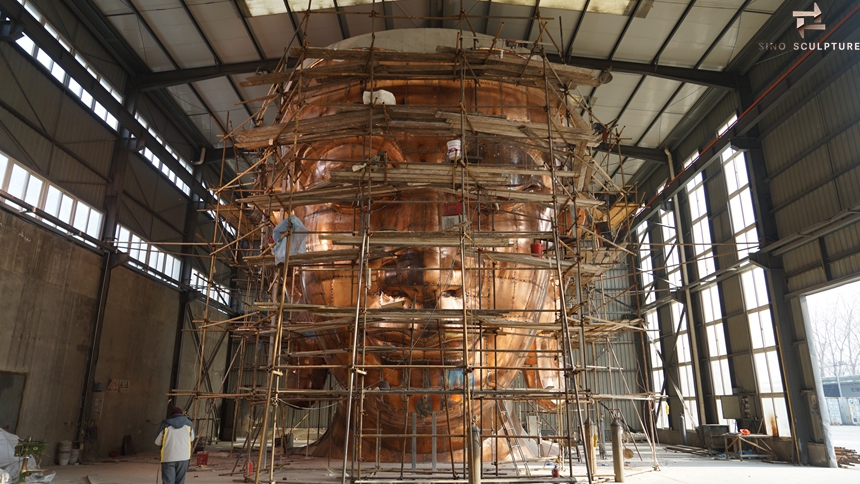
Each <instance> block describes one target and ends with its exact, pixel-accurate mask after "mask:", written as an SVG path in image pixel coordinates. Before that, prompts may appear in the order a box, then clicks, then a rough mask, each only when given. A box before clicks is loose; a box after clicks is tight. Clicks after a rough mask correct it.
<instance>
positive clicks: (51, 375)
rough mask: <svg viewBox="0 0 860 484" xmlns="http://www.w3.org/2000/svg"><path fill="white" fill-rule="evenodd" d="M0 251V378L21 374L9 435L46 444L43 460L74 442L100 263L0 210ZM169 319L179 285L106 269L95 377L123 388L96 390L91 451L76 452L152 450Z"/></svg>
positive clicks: (167, 357) (165, 385) (167, 369)
mask: <svg viewBox="0 0 860 484" xmlns="http://www.w3.org/2000/svg"><path fill="white" fill-rule="evenodd" d="M0 247H2V250H0V372H13V373H22V374H25V375H26V383H25V387H24V391H23V396H22V400H21V410H20V413H19V418H18V425H17V429H15V433H16V434H17V435H19V436H20V437H21V438H27V437H32V438H33V439H34V440H45V441H47V442H49V446H48V452H47V455H46V457H45V461H49V460H50V461H52V460H53V458H54V453H55V452H56V444H57V442H59V441H61V440H73V441H74V440H76V437H77V436H76V435H75V431H76V428H77V420H78V417H79V412H80V406H81V395H82V392H83V389H84V385H85V381H84V380H85V373H86V365H87V357H88V355H89V352H90V349H91V338H92V331H93V326H94V323H95V319H96V312H97V310H98V291H99V280H100V277H101V273H102V264H103V260H104V258H103V256H102V255H101V254H100V253H99V252H97V251H95V250H93V249H88V248H85V247H82V246H81V245H79V244H76V243H73V242H71V241H69V240H66V239H65V238H63V237H60V236H58V235H56V234H54V233H52V232H50V231H49V230H47V229H46V228H43V227H41V226H39V225H38V222H32V223H31V222H29V221H27V220H25V219H24V218H23V217H20V216H18V215H15V214H13V213H11V212H9V211H6V210H2V209H0ZM178 314H179V292H178V289H175V288H173V287H171V286H168V285H166V284H164V283H161V282H158V281H156V280H153V279H151V278H149V277H147V276H144V275H142V274H140V273H138V272H136V271H134V270H132V269H129V268H127V267H124V266H119V267H116V268H114V269H113V270H112V273H111V283H110V289H109V292H108V302H107V306H106V310H105V318H104V323H103V326H102V328H103V329H102V337H101V344H100V347H99V358H98V360H97V365H96V368H95V381H96V383H98V384H103V385H105V386H106V385H108V383H109V382H110V380H112V379H116V380H126V381H128V382H129V385H128V392H107V393H104V394H102V396H103V397H104V399H103V401H104V403H103V407H102V412H101V417H100V418H98V419H96V420H94V421H93V422H92V423H93V425H94V426H95V427H97V428H98V439H97V442H96V443H97V445H93V446H91V447H90V448H89V449H87V451H86V452H85V455H89V456H92V457H97V456H98V455H97V454H95V452H94V451H95V450H97V451H98V454H100V455H102V456H105V457H106V456H107V454H108V453H109V452H110V451H112V450H120V449H121V444H122V437H123V436H124V435H131V436H132V439H133V441H134V444H135V447H136V449H137V450H138V451H146V450H155V445H154V444H153V443H152V439H153V435H154V433H155V430H156V428H157V427H156V426H157V425H158V423H159V422H160V421H161V420H162V419H163V418H164V416H165V411H166V405H167V397H166V393H167V392H168V391H169V386H170V374H171V369H172V366H173V351H174V341H175V338H176V324H177V318H178Z"/></svg>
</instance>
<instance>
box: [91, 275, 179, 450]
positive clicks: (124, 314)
mask: <svg viewBox="0 0 860 484" xmlns="http://www.w3.org/2000/svg"><path fill="white" fill-rule="evenodd" d="M178 314H179V292H178V290H177V289H174V288H173V287H171V286H168V285H166V284H162V283H159V282H157V281H154V280H152V279H150V278H148V277H146V276H144V275H142V274H139V273H137V272H135V271H132V270H130V269H127V268H125V267H119V268H116V269H114V270H113V273H112V274H111V282H110V291H109V292H108V303H107V307H106V308H105V321H104V327H103V329H102V337H101V344H100V347H99V357H98V362H97V365H96V372H95V381H96V383H99V384H104V385H105V386H107V385H109V383H110V382H111V380H119V381H122V382H128V385H127V388H124V389H121V390H120V391H107V392H105V393H104V395H103V397H104V404H103V407H102V412H101V417H100V418H99V419H97V420H95V422H94V423H95V425H96V426H97V427H98V434H99V447H100V450H101V453H102V454H103V455H106V453H107V452H109V451H111V450H119V449H120V448H121V445H122V439H123V436H125V435H131V437H132V442H133V443H134V447H135V449H136V450H137V451H138V452H139V451H147V450H156V448H157V447H156V446H155V444H154V443H153V440H154V438H155V433H156V431H157V430H158V424H159V423H160V422H161V420H162V419H164V417H165V415H166V410H167V408H168V405H169V403H168V397H167V392H168V391H170V374H171V371H172V368H173V348H174V341H175V339H176V324H177V317H178Z"/></svg>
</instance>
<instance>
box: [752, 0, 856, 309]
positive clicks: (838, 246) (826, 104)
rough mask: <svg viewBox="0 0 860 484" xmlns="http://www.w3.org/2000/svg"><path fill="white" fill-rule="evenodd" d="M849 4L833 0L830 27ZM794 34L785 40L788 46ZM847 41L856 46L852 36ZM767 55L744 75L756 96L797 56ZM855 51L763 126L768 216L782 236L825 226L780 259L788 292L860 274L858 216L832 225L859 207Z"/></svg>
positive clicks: (836, 60) (835, 59) (826, 65)
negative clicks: (770, 207)
mask: <svg viewBox="0 0 860 484" xmlns="http://www.w3.org/2000/svg"><path fill="white" fill-rule="evenodd" d="M852 4H853V2H831V3H829V4H828V6H827V11H828V12H831V13H832V15H831V16H830V18H831V19H833V20H831V21H830V22H831V23H833V24H835V22H836V20H837V19H838V16H836V14H837V12H839V11H840V10H842V9H845V8H848V7H850V6H852ZM794 37H796V35H795V32H793V31H789V32H787V33H786V35H784V36H783V41H784V42H786V43H787V44H788V48H791V42H793V41H795V40H796V39H794ZM849 41H851V42H858V41H860V33H858V32H854V33H852V34H851V35H850V36H849ZM781 54H784V53H783V52H779V51H775V52H768V54H767V55H766V56H764V57H763V58H762V59H761V60H760V61H759V62H758V63H757V65H756V66H754V67H753V68H752V69H751V70H750V73H749V76H750V81H751V83H752V85H753V91H754V92H755V91H759V90H762V89H764V88H765V87H766V86H767V84H768V81H769V79H771V78H773V77H774V76H775V75H778V74H781V73H783V72H784V71H785V70H786V69H787V68H788V66H790V65H791V61H793V60H794V59H795V58H796V55H794V56H786V55H781ZM857 60H858V56H857V53H856V52H854V51H844V52H833V53H830V54H828V56H827V57H826V59H825V60H823V61H822V62H823V65H822V67H821V68H820V69H819V70H818V71H817V72H816V73H815V74H814V75H813V76H811V77H810V80H808V81H807V82H805V83H803V84H801V85H800V86H798V87H797V90H796V91H795V92H794V93H792V94H791V95H790V96H789V97H788V98H787V100H786V101H785V102H783V103H782V104H781V105H780V106H778V107H777V108H776V109H774V110H773V112H771V113H770V114H768V116H766V117H765V119H764V120H763V121H762V122H761V123H760V129H761V131H762V133H763V134H764V135H763V137H762V138H761V143H762V149H763V153H764V160H765V163H766V167H767V174H768V180H767V181H769V188H770V193H771V196H772V200H773V212H772V214H773V216H774V217H775V219H776V226H777V229H778V232H779V237H780V239H784V238H786V237H791V236H794V235H796V234H804V233H808V232H810V231H811V230H812V229H813V228H815V229H816V230H817V229H820V228H822V227H828V226H829V229H827V228H825V229H824V234H822V236H821V237H820V238H816V237H808V238H807V239H806V242H807V243H806V244H805V245H799V246H796V247H794V248H792V249H791V250H789V251H787V252H786V253H785V254H783V256H782V260H783V264H784V266H785V271H786V278H787V281H788V289H789V291H790V292H791V293H802V292H804V291H810V290H818V289H821V288H824V287H827V286H828V285H830V284H836V283H839V282H844V281H847V280H851V279H854V278H856V277H860V219H858V221H855V222H851V223H849V224H848V225H847V226H844V227H841V228H840V225H844V224H829V223H828V221H829V220H830V219H833V218H841V217H843V216H845V215H847V214H848V213H849V212H850V211H853V210H857V209H860V141H858V140H860V125H858V124H857V123H858V121H860V65H858V64H857Z"/></svg>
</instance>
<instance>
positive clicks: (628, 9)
mask: <svg viewBox="0 0 860 484" xmlns="http://www.w3.org/2000/svg"><path fill="white" fill-rule="evenodd" d="M242 1H243V2H244V3H245V10H246V13H247V14H248V15H250V16H252V17H257V16H261V15H275V14H279V13H287V7H286V4H289V6H290V10H292V11H293V12H304V11H307V10H308V7H309V6H310V10H324V9H331V8H334V4H335V0H310V1H308V0H242ZM394 1H396V0H394ZM480 1H482V2H486V1H489V0H480ZM493 1H494V2H495V3H504V4H508V5H521V6H524V7H534V6H535V4H536V3H537V1H536V0H493ZM372 3H373V0H337V6H338V7H341V8H343V7H352V6H355V5H371V4H372ZM585 3H586V2H585V0H541V1H540V6H541V8H545V9H549V8H555V9H560V10H578V11H582V9H583V8H584V7H585ZM636 3H637V2H636V0H592V1H591V3H589V4H588V11H589V12H594V13H605V14H612V15H625V16H626V15H630V14H631V13H633V9H634V8H635V7H636ZM653 3H654V0H645V1H644V2H642V4H641V6H640V7H639V11H638V12H637V15H636V16H637V17H645V16H646V15H647V14H648V11H649V10H651V5H652V4H653Z"/></svg>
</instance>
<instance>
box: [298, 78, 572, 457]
mask: <svg viewBox="0 0 860 484" xmlns="http://www.w3.org/2000/svg"><path fill="white" fill-rule="evenodd" d="M321 65H325V63H322V64H321ZM378 89H384V90H386V91H389V92H391V93H393V95H394V97H395V99H396V101H397V104H398V105H407V106H422V107H428V106H429V107H433V106H436V107H437V108H438V110H439V111H448V112H456V113H459V108H457V109H454V108H452V107H451V106H459V104H460V99H461V92H460V83H459V82H457V81H441V80H422V81H381V82H378ZM361 96H362V91H361V89H351V90H337V91H334V90H331V91H328V92H323V93H322V94H319V95H317V96H315V97H313V98H311V99H310V100H309V104H314V106H315V107H310V108H307V109H305V110H304V111H303V112H302V114H301V116H300V118H302V119H307V118H313V117H317V116H323V115H328V114H332V113H334V109H335V108H332V107H325V106H343V105H350V104H358V103H361V102H362V98H361ZM465 99H466V106H465V108H466V110H467V111H469V112H476V113H480V114H487V115H494V116H499V117H507V119H510V120H521V121H529V122H533V123H546V122H547V114H546V112H545V111H544V110H543V109H542V108H541V109H537V108H526V107H524V106H543V105H544V104H545V99H544V92H543V90H542V89H535V88H526V87H521V86H520V87H517V86H513V85H510V84H503V83H498V82H492V81H483V82H481V84H480V85H469V86H467V95H466V96H465ZM505 106H513V107H511V108H506V107H505ZM452 110H453V111H452ZM370 139H371V141H368V139H367V138H359V137H355V138H349V137H347V138H341V139H338V140H336V141H319V142H313V143H309V144H305V145H303V146H302V148H301V149H300V150H299V151H297V152H296V153H293V154H294V155H295V156H297V157H298V158H299V159H301V167H300V172H299V175H298V182H297V183H298V185H300V188H304V189H310V188H313V187H318V186H321V184H324V183H326V182H327V181H328V180H330V178H331V174H332V173H333V172H337V171H350V170H351V168H352V166H354V165H356V164H359V163H362V162H365V161H366V160H367V159H368V158H369V157H371V156H376V155H377V154H379V153H380V152H384V157H383V160H384V161H387V164H386V167H387V168H403V167H407V166H409V165H407V164H415V163H422V164H445V165H446V166H450V165H451V161H450V160H449V159H448V157H447V148H446V140H445V139H442V138H439V137H430V136H427V137H422V136H421V135H417V136H416V135H410V134H408V133H405V132H403V131H398V132H394V131H393V132H391V133H386V132H381V133H378V136H373V137H372V138H370ZM462 141H463V146H462V150H463V152H464V153H466V154H467V155H468V156H469V157H470V163H472V164H476V165H478V166H493V165H499V166H507V167H512V166H513V167H521V168H528V167H535V166H543V165H544V162H545V158H544V157H545V156H546V155H545V154H544V153H543V152H542V151H539V150H537V149H531V148H529V145H528V143H529V141H528V140H527V139H524V141H523V142H522V143H519V144H516V145H514V144H505V143H504V142H499V141H497V140H496V139H495V138H489V137H487V138H481V137H472V136H467V137H466V139H464V140H462ZM512 180H513V185H512V186H510V187H509V188H510V189H515V190H521V191H527V192H535V193H540V192H546V191H547V186H548V185H549V183H550V182H549V181H548V180H546V179H544V178H543V177H540V176H531V175H530V176H525V175H522V176H514V177H512ZM416 181H420V180H416ZM461 204H462V200H461V199H460V198H458V196H457V191H456V190H450V189H448V190H446V189H439V188H423V189H422V188H415V187H413V188H410V189H404V190H399V191H398V192H397V193H396V194H394V195H386V196H384V197H380V199H378V200H375V201H374V202H373V204H372V205H371V206H370V207H357V206H352V205H349V204H347V203H331V204H317V205H307V206H302V207H299V208H296V209H295V214H296V215H297V216H298V217H299V218H300V219H301V220H302V222H303V223H304V224H305V226H306V227H307V228H308V230H309V231H310V232H311V233H312V235H310V236H309V237H308V239H307V250H308V252H314V251H326V250H332V249H343V248H346V247H342V246H337V245H335V244H333V243H332V242H331V241H330V240H327V239H325V238H323V237H321V236H319V235H317V234H319V233H329V234H331V233H335V234H344V233H345V234H361V233H363V231H364V229H365V228H366V229H367V231H368V232H369V233H371V234H374V235H384V234H385V233H386V232H388V233H391V232H396V233H405V232H413V233H424V234H427V237H430V238H432V237H434V235H433V234H439V233H442V232H445V233H449V234H452V235H458V234H459V233H460V232H459V229H458V228H457V227H458V224H468V228H469V230H470V231H474V232H485V233H506V232H507V233H512V234H516V233H523V232H543V231H548V230H550V226H549V220H551V212H550V209H549V208H547V207H546V206H540V205H538V204H533V203H502V204H499V203H476V202H474V201H469V202H468V203H467V204H466V207H465V208H466V213H456V212H457V211H458V210H457V209H456V208H455V209H453V210H452V209H451V207H452V206H453V207H456V206H461ZM368 211H369V213H367V212H368ZM461 211H462V210H461ZM452 213H453V215H452ZM364 214H367V216H366V217H365V216H364ZM364 224H367V226H366V227H365V226H364ZM452 227H453V228H452ZM516 237H517V236H516V235H512V236H511V238H510V240H511V245H510V246H507V247H500V248H494V249H491V250H492V251H493V252H505V253H520V254H529V253H531V244H532V243H534V240H533V239H532V238H516ZM380 249H382V250H381V252H380V254H378V255H376V256H374V257H372V258H371V259H370V263H369V270H368V271H367V273H366V274H365V275H366V276H367V277H369V283H368V281H367V278H364V280H363V281H362V282H361V285H360V283H359V275H358V271H357V270H356V265H355V264H353V263H344V264H342V267H335V268H331V266H329V268H328V269H324V270H306V271H303V272H301V275H300V278H299V286H300V289H301V292H302V294H303V302H304V303H307V304H313V305H322V306H330V307H331V306H333V307H341V308H355V306H356V302H357V300H358V298H359V295H360V294H361V297H362V300H363V302H364V303H365V304H366V307H367V308H369V309H374V308H402V309H408V310H422V313H423V314H424V316H422V317H421V318H420V319H411V320H409V319H405V320H402V321H397V320H393V321H392V320H386V321H385V322H374V323H372V324H369V325H368V326H367V327H366V337H364V336H363V334H361V333H360V339H359V351H358V357H357V364H358V365H360V367H361V368H363V369H364V371H365V372H366V374H363V375H359V376H357V378H356V388H357V389H360V390H362V391H363V395H364V396H363V398H361V399H357V400H358V401H359V402H360V403H356V405H357V407H358V405H359V404H360V408H357V410H356V411H354V412H353V413H352V415H353V418H352V425H353V428H351V429H347V428H346V418H345V415H346V408H345V404H341V406H340V408H339V409H338V411H337V412H336V414H335V416H334V418H333V420H332V422H331V423H330V427H329V430H328V432H327V433H326V435H325V436H324V437H323V438H322V439H321V440H320V441H318V442H317V443H316V444H315V446H314V449H313V453H314V454H315V455H319V456H328V455H331V456H337V457H341V456H342V454H343V448H344V443H345V442H346V436H347V435H353V436H354V435H358V434H359V429H358V427H361V429H360V432H361V435H365V436H367V435H373V436H371V437H365V438H364V439H363V440H362V441H361V442H360V443H359V442H356V441H354V439H353V440H351V442H350V444H349V452H350V454H352V452H353V450H354V449H360V451H359V452H360V455H361V457H362V458H364V459H367V460H374V459H376V458H377V457H378V458H379V459H380V460H381V461H396V462H400V461H401V459H403V458H404V457H403V454H404V453H405V454H406V455H407V457H406V459H407V460H408V459H410V458H411V457H409V456H410V455H411V454H412V453H413V449H412V445H413V444H412V442H413V438H412V435H413V434H415V435H417V438H416V439H415V442H416V443H415V449H414V452H415V453H416V454H417V459H418V460H419V461H424V460H429V459H430V458H431V452H432V449H433V446H434V443H435V448H436V452H437V456H436V458H437V459H438V460H440V461H446V460H462V459H463V447H464V442H465V440H464V435H465V433H466V429H467V428H468V425H469V424H470V422H468V421H467V418H468V416H471V417H473V418H475V419H476V420H477V421H478V422H479V423H478V425H479V426H480V427H482V428H483V429H484V433H494V432H493V431H494V430H497V429H498V428H499V424H498V422H497V420H496V419H497V418H498V410H497V405H498V403H497V400H495V399H473V400H472V401H471V403H470V404H468V405H471V407H470V408H466V405H467V403H465V402H464V385H468V386H469V388H471V389H473V390H476V391H487V390H498V389H506V388H509V387H510V386H511V384H512V383H513V380H514V378H515V377H516V375H517V374H518V372H519V371H520V369H521V368H523V366H524V365H525V364H526V359H527V358H528V357H529V351H530V350H532V349H533V348H534V345H535V339H536V331H535V330H532V329H529V328H528V327H527V324H529V323H534V324H537V323H545V322H550V321H552V318H553V317H554V316H553V314H554V313H552V312H551V311H546V312H541V311H542V310H554V309H555V308H554V303H553V301H554V296H555V294H554V293H555V287H554V283H553V281H552V280H551V279H550V271H545V270H543V271H542V270H531V269H524V268H523V266H518V267H516V268H514V267H512V266H511V265H509V264H508V263H506V262H499V261H488V260H485V259H481V260H480V264H481V267H482V269H483V270H477V271H468V270H467V271H462V270H461V267H463V266H465V267H467V268H474V267H476V266H477V264H478V263H479V260H478V256H477V255H476V254H477V253H476V252H472V253H469V254H467V255H466V256H465V257H464V255H463V254H461V253H460V251H459V248H458V247H426V246H425V247H412V248H394V247H384V248H380ZM365 286H366V287H365ZM365 290H366V299H365V297H364V295H363V294H364V292H365ZM464 308H465V309H466V310H477V309H482V310H483V309H493V310H497V311H498V313H495V314H494V316H493V317H494V318H495V320H496V321H498V320H508V321H511V322H512V323H513V322H515V323H517V324H516V325H512V327H509V328H505V327H501V328H500V327H499V326H498V325H491V326H488V327H487V328H486V329H484V330H481V331H471V330H470V331H468V332H466V334H464V331H463V327H462V319H460V318H450V317H442V316H439V317H434V314H433V312H434V311H450V310H463V309H464ZM428 312H429V317H428V316H427V313H428ZM404 313H405V312H404ZM443 314H450V313H443ZM324 321H326V320H325V319H322V318H320V319H317V320H316V321H315V322H324ZM523 323H526V325H525V326H526V327H524V324H523ZM352 334H353V329H352V327H351V326H350V323H344V326H343V327H341V328H338V329H328V330H321V331H315V332H314V333H313V334H312V335H309V337H310V338H312V339H313V341H314V344H316V345H317V346H318V348H319V349H321V350H324V351H326V352H327V353H328V354H327V356H326V357H325V363H326V364H328V365H334V366H335V368H334V369H332V370H331V373H332V374H333V376H334V378H335V379H336V381H337V383H338V384H339V385H340V386H341V387H343V388H346V387H348V386H349V378H350V375H349V370H348V368H350V367H351V366H352V364H353V361H352V354H351V351H350V350H349V348H351V347H352ZM362 340H363V343H362ZM300 379H301V378H299V380H300ZM355 415H360V418H356V417H355ZM434 423H435V427H434ZM434 433H435V434H436V437H435V439H434V437H433V435H434ZM376 435H381V436H380V437H376ZM404 435H406V436H405V437H404ZM434 440H435V442H434ZM493 440H494V439H488V440H487V441H485V443H484V452H485V457H487V456H489V455H490V454H491V453H495V452H497V454H496V457H500V456H502V455H504V454H506V453H507V446H506V445H498V446H497V449H495V448H493V449H491V447H492V445H491V444H489V443H488V442H490V441H493Z"/></svg>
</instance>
